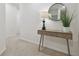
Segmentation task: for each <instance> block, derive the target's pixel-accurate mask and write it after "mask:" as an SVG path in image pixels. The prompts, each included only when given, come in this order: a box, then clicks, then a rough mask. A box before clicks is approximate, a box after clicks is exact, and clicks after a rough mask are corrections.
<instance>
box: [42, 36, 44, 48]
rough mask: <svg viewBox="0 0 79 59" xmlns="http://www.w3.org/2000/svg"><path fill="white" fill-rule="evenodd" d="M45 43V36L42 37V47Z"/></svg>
mask: <svg viewBox="0 0 79 59" xmlns="http://www.w3.org/2000/svg"><path fill="white" fill-rule="evenodd" d="M43 43H44V35H42V47H43V45H44V44H43Z"/></svg>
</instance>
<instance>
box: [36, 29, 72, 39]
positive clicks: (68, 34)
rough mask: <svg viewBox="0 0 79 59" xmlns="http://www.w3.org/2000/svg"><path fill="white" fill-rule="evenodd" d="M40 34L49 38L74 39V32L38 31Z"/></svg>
mask: <svg viewBox="0 0 79 59" xmlns="http://www.w3.org/2000/svg"><path fill="white" fill-rule="evenodd" d="M38 34H43V35H47V36H55V37H61V38H67V39H68V38H72V32H71V31H69V32H64V31H60V30H38Z"/></svg>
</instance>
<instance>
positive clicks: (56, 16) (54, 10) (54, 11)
mask: <svg viewBox="0 0 79 59" xmlns="http://www.w3.org/2000/svg"><path fill="white" fill-rule="evenodd" d="M61 10H63V11H65V10H66V6H65V5H64V4H63V3H55V4H53V5H52V6H50V7H49V10H48V14H49V19H51V20H54V21H59V20H60V14H61Z"/></svg>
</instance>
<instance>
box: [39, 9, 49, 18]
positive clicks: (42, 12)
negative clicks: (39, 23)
mask: <svg viewBox="0 0 79 59" xmlns="http://www.w3.org/2000/svg"><path fill="white" fill-rule="evenodd" d="M40 17H41V18H48V11H47V10H41V11H40Z"/></svg>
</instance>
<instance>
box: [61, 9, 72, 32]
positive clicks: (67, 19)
mask: <svg viewBox="0 0 79 59" xmlns="http://www.w3.org/2000/svg"><path fill="white" fill-rule="evenodd" d="M72 18H73V14H72V16H69V15H68V13H67V10H65V11H61V15H60V20H61V22H62V24H63V31H69V30H70V29H69V27H70V23H71V21H72Z"/></svg>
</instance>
